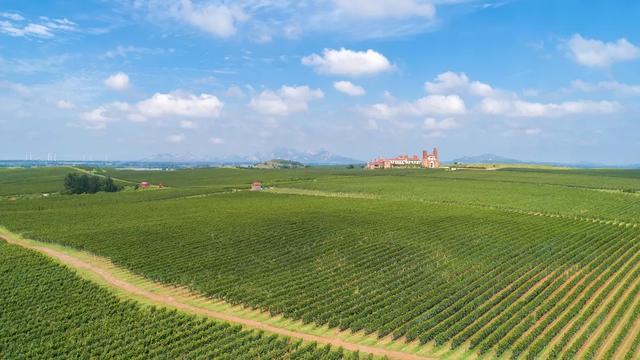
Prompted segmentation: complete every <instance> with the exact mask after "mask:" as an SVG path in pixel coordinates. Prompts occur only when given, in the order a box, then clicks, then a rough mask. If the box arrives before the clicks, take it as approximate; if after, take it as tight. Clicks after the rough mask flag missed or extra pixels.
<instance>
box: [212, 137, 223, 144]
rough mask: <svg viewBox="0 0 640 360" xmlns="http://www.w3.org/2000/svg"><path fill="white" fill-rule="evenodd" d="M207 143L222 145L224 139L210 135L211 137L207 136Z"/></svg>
mask: <svg viewBox="0 0 640 360" xmlns="http://www.w3.org/2000/svg"><path fill="white" fill-rule="evenodd" d="M209 144H212V145H222V144H224V140H222V139H221V138H218V137H212V138H209Z"/></svg>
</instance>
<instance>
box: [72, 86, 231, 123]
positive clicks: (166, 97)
mask: <svg viewBox="0 0 640 360" xmlns="http://www.w3.org/2000/svg"><path fill="white" fill-rule="evenodd" d="M223 107H224V103H223V102H222V101H220V100H219V99H218V98H217V97H216V96H214V95H210V94H200V95H193V94H190V93H183V92H173V93H168V94H161V93H156V94H154V95H153V96H152V97H150V98H148V99H146V100H143V101H140V102H139V103H137V104H133V105H132V104H129V103H126V102H112V103H109V104H105V105H101V106H99V107H97V108H95V109H93V110H91V111H87V112H84V113H82V114H81V116H80V117H81V119H82V120H83V121H84V123H85V125H86V127H87V128H89V129H93V130H101V129H104V128H106V127H107V124H109V123H112V122H118V121H121V120H125V119H126V120H128V121H130V122H145V121H148V119H150V118H159V119H168V120H171V119H175V118H178V119H179V122H178V124H179V126H180V127H181V128H183V129H195V128H197V127H198V123H196V122H195V121H193V120H192V119H198V118H209V119H215V118H217V117H219V116H220V113H221V111H222V108H223ZM185 117H186V118H191V119H184V118H185ZM180 118H182V119H180Z"/></svg>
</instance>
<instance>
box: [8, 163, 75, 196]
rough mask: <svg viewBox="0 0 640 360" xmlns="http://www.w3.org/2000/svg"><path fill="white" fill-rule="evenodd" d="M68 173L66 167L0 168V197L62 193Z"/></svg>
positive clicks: (68, 169)
mask: <svg viewBox="0 0 640 360" xmlns="http://www.w3.org/2000/svg"><path fill="white" fill-rule="evenodd" d="M70 171H73V169H71V168H68V167H42V168H32V169H2V168H0V196H5V195H18V194H22V195H26V194H41V193H55V192H60V191H63V190H64V186H63V179H64V177H65V175H66V174H68V173H69V172H70Z"/></svg>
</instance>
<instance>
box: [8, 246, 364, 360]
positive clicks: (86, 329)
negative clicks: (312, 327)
mask: <svg viewBox="0 0 640 360" xmlns="http://www.w3.org/2000/svg"><path fill="white" fill-rule="evenodd" d="M0 258H2V260H3V261H2V262H0V275H1V276H0V293H1V294H2V296H0V308H1V309H2V312H1V313H0V357H2V358H12V359H19V358H23V359H46V358H104V359H134V358H146V359H148V358H158V357H162V358H169V359H175V358H183V359H201V358H216V359H258V358H259V359H358V358H361V357H359V355H358V354H357V353H349V352H346V351H343V350H342V349H339V348H338V349H336V348H331V347H329V346H317V345H316V344H314V343H302V342H300V341H294V340H291V339H287V338H284V337H279V336H275V335H268V334H265V333H263V332H258V331H248V330H243V329H242V328H241V327H240V326H232V325H229V324H226V323H220V322H214V321H209V320H204V319H200V318H196V317H195V316H188V315H184V314H181V313H179V312H176V311H169V310H164V309H156V308H155V307H141V306H139V305H136V304H135V303H133V302H122V301H120V300H118V299H117V298H115V296H113V295H112V294H111V293H109V292H108V291H107V290H104V289H102V288H100V287H98V286H96V285H94V284H92V283H90V282H88V281H86V280H82V279H79V278H78V277H77V276H76V275H74V274H73V273H72V272H70V271H69V270H68V269H65V268H64V267H62V266H60V265H56V264H54V263H53V262H52V261H51V260H48V259H46V258H45V257H44V256H42V255H37V254H36V253H34V252H32V251H29V250H24V249H21V248H19V247H16V246H11V245H6V244H5V243H3V242H0Z"/></svg>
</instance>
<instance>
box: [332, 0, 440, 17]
mask: <svg viewBox="0 0 640 360" xmlns="http://www.w3.org/2000/svg"><path fill="white" fill-rule="evenodd" d="M334 4H335V7H336V10H337V11H339V12H343V13H345V14H348V15H349V16H351V17H358V18H374V19H383V18H395V19H401V18H409V17H424V18H429V19H431V18H433V17H435V15H436V8H435V6H434V5H433V4H432V3H431V2H429V1H420V0H376V1H371V0H334Z"/></svg>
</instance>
